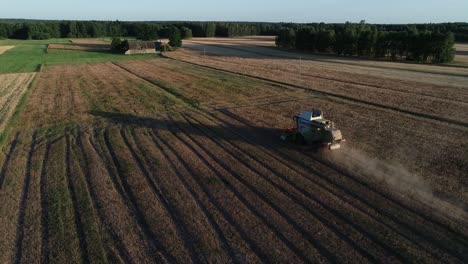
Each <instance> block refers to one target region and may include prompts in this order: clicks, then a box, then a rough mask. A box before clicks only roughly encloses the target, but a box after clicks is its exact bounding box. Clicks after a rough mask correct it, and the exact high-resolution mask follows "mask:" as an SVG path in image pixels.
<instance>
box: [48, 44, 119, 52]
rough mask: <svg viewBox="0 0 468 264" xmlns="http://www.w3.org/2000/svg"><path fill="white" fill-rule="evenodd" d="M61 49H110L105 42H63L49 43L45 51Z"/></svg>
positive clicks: (58, 50) (59, 50)
mask: <svg viewBox="0 0 468 264" xmlns="http://www.w3.org/2000/svg"><path fill="white" fill-rule="evenodd" d="M61 51H110V45H109V43H106V42H102V43H101V42H92V41H91V42H83V41H79V42H75V41H73V43H64V44H49V45H48V47H47V52H49V53H50V52H61Z"/></svg>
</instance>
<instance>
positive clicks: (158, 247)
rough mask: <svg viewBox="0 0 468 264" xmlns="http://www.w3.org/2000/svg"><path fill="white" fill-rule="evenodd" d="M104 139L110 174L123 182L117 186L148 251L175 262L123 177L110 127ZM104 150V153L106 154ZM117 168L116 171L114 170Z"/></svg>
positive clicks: (114, 180)
mask: <svg viewBox="0 0 468 264" xmlns="http://www.w3.org/2000/svg"><path fill="white" fill-rule="evenodd" d="M103 140H104V145H103V146H102V147H103V148H105V150H106V151H104V152H106V153H109V154H108V155H109V156H110V159H109V160H108V162H107V165H108V166H109V167H108V171H109V173H110V174H112V178H113V180H112V181H113V182H114V184H115V185H119V184H118V182H117V178H118V180H119V181H120V183H121V184H122V186H121V187H120V186H117V187H118V188H117V189H119V193H120V195H121V196H122V198H123V200H124V201H126V203H127V206H128V207H129V208H130V209H131V211H132V212H133V214H134V217H135V219H134V220H135V222H136V223H138V225H139V226H140V227H141V228H142V230H143V235H144V240H147V241H149V243H150V247H151V249H150V251H149V252H148V253H149V255H150V256H154V254H152V252H159V253H160V254H161V255H162V257H163V258H164V259H160V258H159V257H156V256H154V257H155V259H154V261H156V262H168V261H169V262H170V263H174V261H175V258H174V256H172V255H170V254H169V252H167V251H166V249H165V248H164V247H163V246H162V244H161V242H160V241H159V240H158V239H157V238H156V236H155V234H154V233H153V232H152V231H151V228H150V226H149V225H148V223H147V222H146V220H145V218H144V214H143V212H142V211H141V209H140V207H139V206H138V203H137V202H136V198H135V194H134V193H133V191H132V190H131V188H130V185H129V184H128V182H127V180H126V178H125V177H123V176H122V175H121V174H120V171H122V167H121V164H120V162H119V160H118V159H117V156H116V155H115V152H114V149H113V148H112V144H111V143H110V140H109V129H108V128H106V129H105V130H104V133H103ZM104 152H103V154H104ZM113 169H115V172H114V171H113Z"/></svg>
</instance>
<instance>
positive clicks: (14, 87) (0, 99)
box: [0, 73, 34, 132]
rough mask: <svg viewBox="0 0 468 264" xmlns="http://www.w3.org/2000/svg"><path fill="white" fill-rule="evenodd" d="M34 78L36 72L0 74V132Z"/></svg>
mask: <svg viewBox="0 0 468 264" xmlns="http://www.w3.org/2000/svg"><path fill="white" fill-rule="evenodd" d="M33 78H34V73H17V74H0V132H3V130H4V129H5V126H6V124H7V122H8V120H9V119H10V117H11V115H12V114H13V112H14V110H15V108H16V105H17V104H18V102H19V101H20V99H21V97H22V96H23V94H24V93H25V92H26V90H27V88H28V85H29V83H30V82H31V81H32V79H33Z"/></svg>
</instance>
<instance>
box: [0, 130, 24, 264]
mask: <svg viewBox="0 0 468 264" xmlns="http://www.w3.org/2000/svg"><path fill="white" fill-rule="evenodd" d="M23 140H25V141H26V140H27V138H26V137H22V135H20V134H19V133H18V134H16V136H15V138H14V139H13V141H12V142H11V144H10V146H9V150H8V152H7V154H6V158H5V161H4V162H3V164H2V167H1V170H0V212H2V213H1V214H0V234H1V236H0V249H1V254H0V262H3V263H9V262H12V261H14V260H15V258H16V255H17V252H16V250H17V247H16V236H17V220H18V219H19V216H20V210H21V203H22V197H24V194H25V193H24V189H25V188H24V187H25V168H26V166H25V165H26V160H27V158H26V157H27V156H28V153H27V151H26V150H24V149H23V148H21V144H22V142H23Z"/></svg>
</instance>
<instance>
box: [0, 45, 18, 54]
mask: <svg viewBox="0 0 468 264" xmlns="http://www.w3.org/2000/svg"><path fill="white" fill-rule="evenodd" d="M14 47H15V46H0V55H1V54H3V53H4V52H5V51H7V50H9V49H12V48H14Z"/></svg>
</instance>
